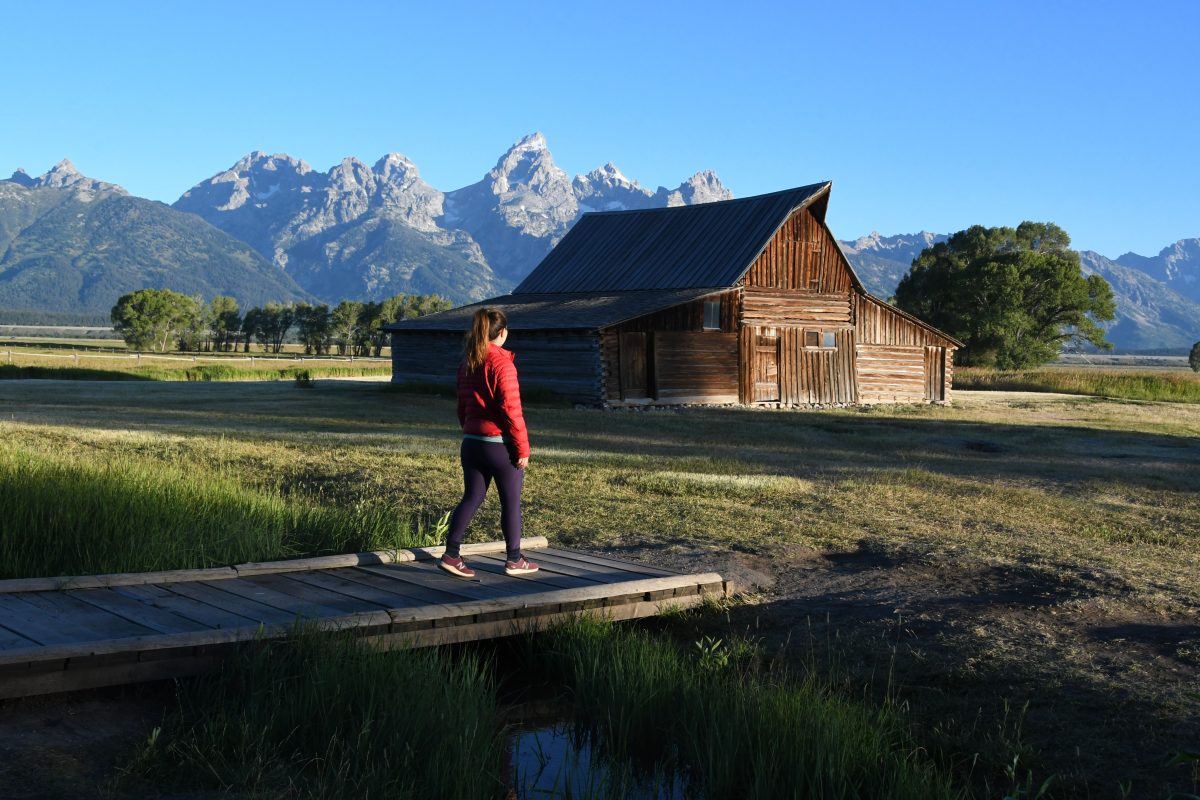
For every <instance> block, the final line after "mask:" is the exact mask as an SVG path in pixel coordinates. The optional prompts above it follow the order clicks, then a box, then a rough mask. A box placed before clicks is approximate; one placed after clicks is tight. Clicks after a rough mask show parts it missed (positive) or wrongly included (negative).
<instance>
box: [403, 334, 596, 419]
mask: <svg viewBox="0 0 1200 800" xmlns="http://www.w3.org/2000/svg"><path fill="white" fill-rule="evenodd" d="M505 349H506V350H510V351H512V352H513V353H514V354H515V355H516V361H515V363H516V366H517V374H518V375H519V377H520V381H521V387H522V389H525V388H539V389H546V390H549V391H552V392H557V393H558V394H561V395H564V396H566V397H568V398H570V399H571V400H574V401H575V402H580V403H599V402H601V399H602V397H603V390H602V368H601V362H600V343H599V340H598V338H597V337H596V335H595V334H593V333H588V332H586V331H518V332H516V333H514V334H512V335H511V336H510V337H509V340H508V342H507V343H506V344H505ZM461 361H462V334H459V333H440V332H418V331H412V332H398V331H394V332H393V333H392V382H393V383H430V384H435V385H443V386H451V387H453V386H454V384H455V375H456V373H457V371H458V365H459V363H460V362H461Z"/></svg>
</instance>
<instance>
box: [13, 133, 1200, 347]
mask: <svg viewBox="0 0 1200 800" xmlns="http://www.w3.org/2000/svg"><path fill="white" fill-rule="evenodd" d="M732 196H733V195H732V193H731V192H730V191H729V190H728V189H727V188H725V186H723V185H722V184H721V181H720V179H719V178H717V176H716V175H715V174H714V173H713V172H711V171H702V172H697V173H696V174H695V175H693V176H692V177H691V178H689V179H687V180H686V181H684V182H683V183H681V184H680V185H679V186H678V187H676V188H674V189H668V188H666V187H661V186H660V187H658V188H657V189H655V190H650V189H648V188H645V187H643V186H641V185H640V184H639V183H638V182H637V181H635V180H631V179H630V178H627V177H626V176H625V175H624V174H622V173H621V171H620V170H619V169H618V168H617V167H616V166H615V165H614V164H612V163H611V162H610V163H608V164H606V165H604V166H602V167H598V168H596V169H595V170H592V171H591V172H589V173H587V174H586V175H577V176H575V177H574V178H571V177H570V176H568V175H567V173H566V172H564V171H563V170H562V169H561V168H559V167H558V166H557V165H556V164H555V162H554V158H553V156H552V155H551V153H550V150H549V148H548V146H547V144H546V139H545V137H544V136H543V135H542V134H540V133H534V134H531V135H530V136H526V137H525V138H523V139H521V140H520V141H519V142H517V143H516V144H514V145H513V146H512V147H511V148H509V149H508V150H507V151H506V152H505V153H504V154H503V155H501V156H500V158H499V159H498V160H497V162H496V165H495V166H494V167H493V168H492V169H491V170H489V171H488V172H487V173H486V174H485V175H484V176H483V177H482V178H481V179H480V180H479V181H478V182H476V183H473V184H471V185H469V186H464V187H462V188H460V189H455V190H453V191H449V192H443V191H441V190H439V189H436V188H434V187H433V186H430V185H429V184H428V183H426V182H425V181H424V180H423V179H422V178H421V175H420V172H419V171H418V169H417V166H416V165H415V164H414V163H413V162H412V161H410V160H409V159H408V158H406V157H405V156H403V155H401V154H399V153H388V154H386V155H384V156H383V157H382V158H380V159H379V160H378V161H376V162H375V163H374V164H373V165H369V164H367V163H366V162H363V161H360V160H358V159H356V158H346V159H344V160H343V161H342V162H341V163H339V164H337V165H335V166H334V167H332V168H330V169H329V170H328V171H325V172H320V171H317V170H314V169H313V168H312V167H310V166H309V165H308V164H306V163H305V162H304V161H301V160H299V159H296V158H293V157H292V156H289V155H287V154H267V153H263V152H259V151H254V152H252V153H250V154H248V155H247V156H245V157H243V158H242V159H240V160H239V161H237V162H236V163H235V164H233V165H232V166H231V167H230V168H229V169H227V170H224V171H222V172H219V173H217V174H216V175H214V176H212V177H211V178H208V179H206V180H204V181H201V182H200V183H197V184H196V185H195V186H193V187H192V188H191V189H189V190H188V191H186V192H185V193H184V194H183V196H182V197H180V198H179V199H178V200H177V201H176V202H175V203H174V204H173V205H171V206H167V205H165V204H162V203H158V202H155V201H151V200H146V199H143V198H138V197H134V196H132V195H130V194H128V192H126V191H125V190H124V189H122V188H121V187H120V186H118V185H116V184H112V183H105V182H102V181H98V180H95V179H92V178H89V177H86V176H84V175H82V174H80V173H79V172H78V171H77V170H76V169H75V168H74V167H73V166H72V165H71V163H70V162H69V161H63V162H60V163H59V164H58V165H56V166H55V167H54V168H52V169H51V170H50V171H48V172H47V173H45V174H44V175H41V176H38V177H36V178H34V177H30V176H29V175H28V174H27V173H25V172H24V171H23V170H18V171H17V172H15V173H14V174H13V176H12V177H11V178H10V179H8V180H7V181H4V180H0V253H2V255H0V309H9V310H15V309H38V310H45V311H68V312H69V311H73V312H83V313H92V314H99V313H102V314H107V311H108V309H109V308H110V307H111V306H112V304H113V303H114V302H115V300H116V298H117V297H118V296H119V295H120V294H122V293H124V292H127V291H131V290H133V289H137V288H142V287H144V286H161V287H167V288H171V289H174V290H176V291H181V292H185V293H187V294H198V295H201V296H203V297H205V298H208V297H212V296H214V295H216V294H228V295H232V296H234V297H236V298H238V300H239V301H240V302H241V303H242V305H244V306H248V305H257V304H261V303H263V302H267V301H271V300H276V301H291V300H309V301H324V302H331V303H336V302H338V301H339V300H342V299H347V298H350V299H361V300H378V299H382V298H384V297H388V296H391V295H393V294H396V293H398V292H408V293H419V294H425V293H432V292H436V293H438V294H441V295H443V296H446V297H449V298H451V299H453V300H455V301H456V302H470V301H474V300H479V299H483V298H485V297H490V296H494V295H497V294H502V293H504V292H506V291H508V290H509V289H511V288H512V287H513V286H514V285H516V284H517V283H518V282H519V281H520V280H521V279H522V278H523V277H524V276H525V275H527V274H528V273H529V271H530V270H532V269H533V267H534V266H536V265H537V263H538V262H539V261H540V260H541V259H542V257H543V256H545V254H546V253H548V252H549V251H550V249H551V248H552V247H553V246H554V245H555V244H556V243H557V242H558V240H559V239H561V238H562V237H563V235H565V234H566V232H567V231H568V230H569V229H570V227H571V225H573V224H574V222H575V220H577V219H578V218H579V216H580V215H581V214H583V213H587V212H589V211H611V210H625V209H641V208H661V207H665V206H676V205H687V204H694V203H705V202H712V201H715V200H723V199H728V198H731V197H732ZM945 238H946V237H945V236H944V235H938V234H933V233H928V232H924V231H923V232H920V233H917V234H906V235H898V236H887V237H885V236H881V235H880V234H878V233H872V234H871V235H870V236H864V237H861V238H859V239H856V240H852V241H849V240H847V241H842V242H841V243H840V244H841V246H842V248H843V250H844V251H845V253H846V255H847V257H848V258H849V260H850V262H851V263H852V264H853V265H854V267H855V270H856V271H857V272H858V274H859V276H860V277H861V278H862V279H863V282H864V283H865V284H866V286H867V288H868V289H869V290H870V291H871V292H873V293H874V294H876V295H878V296H880V297H884V298H887V297H889V296H890V295H891V294H892V293H893V292H894V291H895V288H896V284H897V283H899V281H900V279H901V277H903V275H904V274H905V273H906V272H907V271H908V268H909V265H910V264H911V262H912V259H913V258H915V257H916V255H917V254H918V253H920V251H921V250H923V249H924V248H926V247H928V246H929V245H930V244H933V243H935V242H938V241H942V240H944V239H945ZM1081 260H1082V264H1083V268H1084V270H1085V271H1087V272H1095V273H1098V274H1100V275H1103V276H1104V277H1105V278H1106V279H1107V280H1108V281H1109V282H1110V283H1111V284H1112V285H1113V289H1114V292H1115V294H1116V297H1117V309H1118V318H1117V320H1116V321H1115V322H1114V324H1113V325H1112V327H1111V329H1110V335H1109V338H1110V339H1111V340H1112V341H1113V342H1114V343H1116V344H1117V345H1118V346H1119V347H1122V348H1125V349H1152V348H1178V347H1183V346H1190V344H1191V343H1192V342H1194V341H1196V340H1197V339H1200V239H1184V240H1180V241H1179V242H1176V243H1175V244H1174V245H1171V246H1169V247H1167V248H1164V249H1163V250H1162V252H1160V253H1159V255H1158V256H1156V257H1146V256H1140V255H1137V254H1134V253H1126V254H1125V255H1122V256H1121V257H1119V258H1117V259H1115V260H1112V259H1108V258H1105V257H1104V256H1101V255H1100V254H1098V253H1093V252H1090V251H1084V252H1083V253H1081Z"/></svg>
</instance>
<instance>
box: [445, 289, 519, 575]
mask: <svg viewBox="0 0 1200 800" xmlns="http://www.w3.org/2000/svg"><path fill="white" fill-rule="evenodd" d="M506 341H508V319H507V318H506V317H505V316H504V312H503V311H500V310H499V309H496V308H481V309H479V310H478V311H476V312H475V316H474V317H472V318H471V329H470V330H469V331H468V332H467V339H466V347H465V350H466V353H465V356H464V357H463V362H462V364H461V365H460V366H459V368H458V423H459V425H461V426H462V429H463V441H462V449H461V451H460V452H461V456H462V469H463V498H462V500H461V501H460V502H459V504H458V507H457V508H455V509H454V513H453V514H451V515H450V533H449V535H448V536H447V538H446V553H445V555H443V556H442V561H441V567H442V569H444V570H446V571H447V572H449V573H451V574H452V575H458V576H459V577H461V578H472V577H474V576H475V570H473V569H471V568H470V567H468V566H467V563H466V562H465V561H463V559H462V556H461V554H460V552H459V551H460V547H461V546H462V540H463V537H464V536H465V535H466V533H467V525H468V524H469V523H470V522H471V517H473V516H475V512H476V511H477V510H478V509H479V505H480V503H482V502H483V497H484V495H485V494H487V488H488V484H490V483H491V482H492V481H493V480H494V481H495V482H496V489H497V490H498V491H499V492H500V529H501V530H502V531H504V545H505V549H506V550H507V558H506V560H505V563H504V571H505V573H507V574H509V575H531V574H533V573H535V572H537V571H538V565H537V564H535V563H533V562H532V561H530V560H528V559H527V558H525V557H524V556H523V555H521V485H522V483H523V482H524V478H525V467H527V466H528V465H529V434H528V432H527V431H526V430H525V416H524V415H523V414H522V413H521V387H520V386H518V385H517V368H516V367H515V366H513V354H512V353H510V352H508V351H507V350H505V349H503V348H504V343H505V342H506Z"/></svg>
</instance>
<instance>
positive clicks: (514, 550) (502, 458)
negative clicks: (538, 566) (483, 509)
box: [484, 442, 525, 561]
mask: <svg viewBox="0 0 1200 800" xmlns="http://www.w3.org/2000/svg"><path fill="white" fill-rule="evenodd" d="M484 446H485V447H486V448H487V451H486V453H487V460H486V463H487V469H488V473H489V474H490V476H491V477H492V478H493V479H495V481H496V489H497V491H498V492H499V493H500V530H502V531H503V532H504V547H505V549H506V550H507V551H508V553H507V555H508V560H509V561H516V560H517V559H518V558H520V557H521V487H522V485H523V484H524V483H525V470H523V469H517V468H516V467H514V466H513V465H512V461H510V460H509V457H508V448H507V447H505V446H504V445H503V444H499V443H492V442H488V443H486V444H484Z"/></svg>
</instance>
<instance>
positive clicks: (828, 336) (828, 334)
mask: <svg viewBox="0 0 1200 800" xmlns="http://www.w3.org/2000/svg"><path fill="white" fill-rule="evenodd" d="M821 347H837V337H836V336H834V335H833V331H821Z"/></svg>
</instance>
